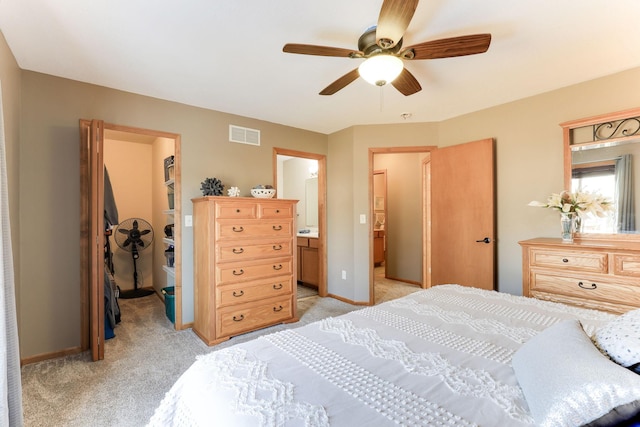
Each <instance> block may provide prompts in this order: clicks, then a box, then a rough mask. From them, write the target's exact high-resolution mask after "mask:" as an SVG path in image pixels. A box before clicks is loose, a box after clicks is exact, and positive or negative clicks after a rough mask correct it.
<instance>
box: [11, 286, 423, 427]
mask: <svg viewBox="0 0 640 427" xmlns="http://www.w3.org/2000/svg"><path fill="white" fill-rule="evenodd" d="M396 285H398V284H397V282H396ZM396 285H394V284H393V283H391V284H389V283H387V284H386V285H385V284H381V285H380V287H378V286H376V295H378V293H380V297H379V298H378V297H377V298H376V300H377V301H382V300H385V299H386V298H388V297H389V296H390V295H397V294H398V293H404V294H406V293H409V292H413V291H416V290H418V288H417V287H416V286H411V287H407V286H403V288H404V289H403V290H402V291H394V292H389V291H388V290H385V287H389V286H396ZM119 303H120V307H121V311H122V322H121V323H120V324H119V325H118V326H117V327H116V329H115V334H116V337H115V338H113V339H111V340H108V341H107V342H106V345H105V360H102V361H100V362H91V361H90V357H89V354H88V353H87V352H85V353H83V354H79V355H74V356H68V357H63V358H59V359H54V360H50V361H44V362H40V363H35V364H31V365H27V366H24V367H23V368H22V387H23V405H24V415H25V417H24V418H25V427H36V426H37V427H40V426H43V427H44V426H47V427H48V426H57V427H62V426H69V427H75V426H77V427H86V426H95V427H99V426H109V427H111V426H118V427H126V426H144V425H145V424H146V423H147V421H148V420H149V418H150V417H151V415H152V414H153V411H154V410H155V408H156V407H157V406H158V404H159V403H160V401H161V400H162V398H163V397H164V394H165V393H166V392H167V391H168V390H169V388H170V387H171V385H172V384H173V383H174V382H175V381H176V380H177V379H178V377H179V376H180V375H181V374H182V373H183V372H184V371H185V370H186V369H187V368H188V367H189V366H191V364H192V363H193V362H194V361H195V358H196V356H197V355H200V354H205V353H208V352H210V351H212V350H215V349H220V348H224V347H228V346H230V345H233V344H236V343H239V342H243V341H247V340H250V339H253V338H256V337H258V336H260V335H264V334H267V333H272V332H276V331H278V330H282V329H286V328H292V327H299V326H302V325H305V324H307V323H311V322H314V321H316V320H320V319H323V318H325V317H330V316H331V317H333V316H338V315H341V314H344V313H347V312H349V311H352V310H355V309H358V308H361V307H359V306H354V305H351V304H347V303H344V302H341V301H338V300H335V299H333V298H320V297H318V296H309V297H306V298H303V299H299V301H298V315H299V316H300V321H299V322H297V323H291V324H286V325H276V326H272V327H270V328H265V329H261V330H259V331H254V332H251V333H247V334H244V335H240V336H237V337H234V338H232V339H230V340H229V341H225V342H224V343H221V344H218V345H217V346H215V347H208V346H206V345H205V344H204V343H203V342H202V341H201V340H200V339H199V338H198V337H197V336H196V335H195V334H194V333H193V332H192V331H191V329H188V330H184V331H176V330H175V329H173V325H172V324H171V322H170V321H169V319H167V317H166V315H165V309H164V304H163V302H162V301H161V300H160V299H159V298H157V297H156V296H148V297H144V298H137V299H128V300H122V299H121V300H119Z"/></svg>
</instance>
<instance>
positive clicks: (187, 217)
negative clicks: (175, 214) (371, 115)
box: [184, 215, 193, 227]
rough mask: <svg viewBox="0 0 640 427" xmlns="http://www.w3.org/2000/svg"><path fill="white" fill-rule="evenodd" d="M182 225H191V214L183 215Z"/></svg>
mask: <svg viewBox="0 0 640 427" xmlns="http://www.w3.org/2000/svg"><path fill="white" fill-rule="evenodd" d="M184 226H185V227H193V216H191V215H185V216H184Z"/></svg>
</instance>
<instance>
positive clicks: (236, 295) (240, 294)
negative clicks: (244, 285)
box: [233, 289, 244, 297]
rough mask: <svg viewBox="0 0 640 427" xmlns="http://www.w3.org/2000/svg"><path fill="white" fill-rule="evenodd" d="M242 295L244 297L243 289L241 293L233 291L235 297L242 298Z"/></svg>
mask: <svg viewBox="0 0 640 427" xmlns="http://www.w3.org/2000/svg"><path fill="white" fill-rule="evenodd" d="M242 295H244V291H243V290H242V289H241V290H240V292H236V291H233V296H234V297H241V296H242Z"/></svg>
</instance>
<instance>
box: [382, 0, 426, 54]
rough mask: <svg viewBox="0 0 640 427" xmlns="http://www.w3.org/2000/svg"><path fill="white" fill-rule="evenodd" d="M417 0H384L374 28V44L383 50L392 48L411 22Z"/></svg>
mask: <svg viewBox="0 0 640 427" xmlns="http://www.w3.org/2000/svg"><path fill="white" fill-rule="evenodd" d="M417 7H418V0H384V2H383V3H382V8H381V9H380V15H379V16H378V25H377V28H376V44H377V45H378V46H380V47H381V48H383V49H390V48H392V47H394V46H395V45H396V44H398V42H399V41H400V39H402V36H403V35H404V33H405V31H407V27H408V26H409V23H410V22H411V18H413V14H414V13H415V11H416V8H417Z"/></svg>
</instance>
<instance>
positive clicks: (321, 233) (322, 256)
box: [272, 147, 327, 297]
mask: <svg viewBox="0 0 640 427" xmlns="http://www.w3.org/2000/svg"><path fill="white" fill-rule="evenodd" d="M278 155H280V156H291V157H299V158H303V159H311V160H317V161H318V258H319V266H318V270H319V276H320V277H318V295H319V296H321V297H326V296H327V249H326V248H327V156H326V155H324V154H316V153H307V152H304V151H297V150H289V149H287V148H278V147H273V159H272V160H273V184H274V187H276V191H277V183H278Z"/></svg>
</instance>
